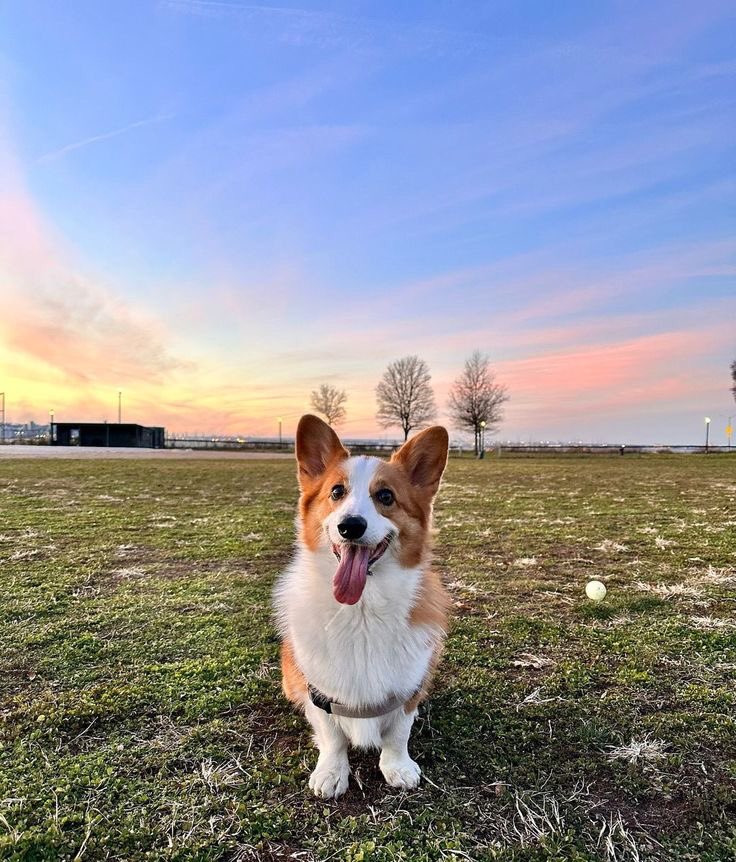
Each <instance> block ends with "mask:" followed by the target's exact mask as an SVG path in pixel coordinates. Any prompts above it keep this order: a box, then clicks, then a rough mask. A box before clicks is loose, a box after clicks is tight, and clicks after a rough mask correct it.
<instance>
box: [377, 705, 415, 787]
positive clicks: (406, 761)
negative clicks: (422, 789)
mask: <svg viewBox="0 0 736 862" xmlns="http://www.w3.org/2000/svg"><path fill="white" fill-rule="evenodd" d="M416 714H417V712H416V710H413V711H412V712H410V713H409V714H408V715H407V714H406V713H405V712H404V710H403V708H401V709H397V710H396V712H395V713H394V714H393V715H392V716H391V720H390V724H389V725H388V727H387V728H386V730H385V731H384V733H383V734H382V736H381V757H380V760H379V761H378V765H379V766H380V767H381V772H382V773H383V777H384V778H385V779H386V781H387V782H388V784H390V785H391V787H401V788H403V789H404V790H411V789H413V788H414V787H416V786H417V784H419V778H420V776H421V774H422V771H421V769H420V768H419V766H418V764H417V763H415V762H414V761H413V760H412V759H411V757H409V748H408V745H409V735H410V734H411V726H412V724H414V718H415V716H416Z"/></svg>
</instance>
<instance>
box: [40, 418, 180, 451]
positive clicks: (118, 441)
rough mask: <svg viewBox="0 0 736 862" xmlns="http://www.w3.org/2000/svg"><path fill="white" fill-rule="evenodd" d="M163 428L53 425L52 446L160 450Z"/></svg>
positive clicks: (119, 424)
mask: <svg viewBox="0 0 736 862" xmlns="http://www.w3.org/2000/svg"><path fill="white" fill-rule="evenodd" d="M164 435H165V431H164V429H163V428H146V427H145V426H144V425H132V424H130V423H127V422H124V423H112V422H54V424H53V433H52V435H51V445H52V446H128V447H132V446H137V447H140V448H145V449H163V448H164Z"/></svg>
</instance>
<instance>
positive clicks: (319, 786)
mask: <svg viewBox="0 0 736 862" xmlns="http://www.w3.org/2000/svg"><path fill="white" fill-rule="evenodd" d="M349 777H350V766H349V765H348V762H347V759H343V760H325V761H322V759H321V758H320V760H318V761H317V767H316V769H315V770H314V772H313V773H312V774H311V775H310V776H309V789H310V790H311V791H312V793H314V795H315V796H319V797H320V798H321V799H337V797H338V796H342V795H343V793H345V791H346V790H347V789H348V779H349Z"/></svg>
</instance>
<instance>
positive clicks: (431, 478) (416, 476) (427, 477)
mask: <svg viewBox="0 0 736 862" xmlns="http://www.w3.org/2000/svg"><path fill="white" fill-rule="evenodd" d="M449 445H450V440H449V437H448V436H447V431H446V429H445V428H443V427H442V426H441V425H433V426H432V427H431V428H427V429H426V431H421V432H420V433H419V434H417V435H416V436H414V437H412V438H411V439H410V440H407V441H406V443H404V445H403V446H402V447H401V449H399V451H398V452H395V453H394V454H393V455H392V456H391V463H392V464H397V465H398V466H399V467H401V468H402V469H403V470H404V471H405V472H406V473H407V474H408V476H409V481H410V482H411V484H412V485H414V486H415V487H417V488H422V489H424V490H426V491H428V492H429V493H430V494H431V495H432V496H434V495H435V494H436V493H437V489H438V488H439V486H440V479H441V478H442V474H443V473H444V471H445V466H446V465H447V451H448V449H449Z"/></svg>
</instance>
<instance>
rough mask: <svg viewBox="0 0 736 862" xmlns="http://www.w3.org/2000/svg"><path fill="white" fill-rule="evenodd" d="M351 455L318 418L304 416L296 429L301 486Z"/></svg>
mask: <svg viewBox="0 0 736 862" xmlns="http://www.w3.org/2000/svg"><path fill="white" fill-rule="evenodd" d="M349 455H350V453H349V452H348V450H347V449H346V448H345V447H344V446H343V445H342V443H341V442H340V439H339V438H338V436H337V434H335V432H334V431H333V430H332V428H330V426H329V425H328V424H327V423H326V422H323V421H322V420H321V419H320V418H319V417H318V416H312V415H310V414H309V413H308V414H307V415H306V416H302V418H301V419H300V420H299V425H298V426H297V429H296V462H297V464H298V465H299V471H298V477H299V484H300V485H301V486H302V487H304V485H305V484H310V483H311V482H313V481H314V480H315V479H318V478H319V477H320V476H321V475H322V474H323V473H324V472H325V470H326V469H327V468H328V467H329V466H331V465H332V464H334V463H335V461H341V460H342V459H343V458H347V457H348V456H349Z"/></svg>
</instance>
